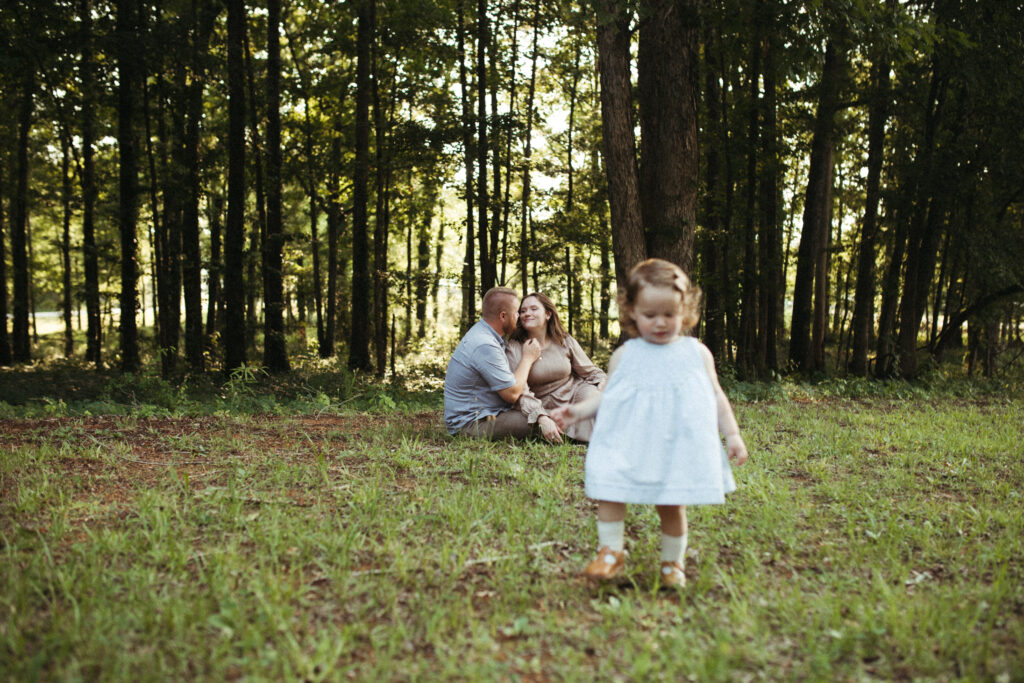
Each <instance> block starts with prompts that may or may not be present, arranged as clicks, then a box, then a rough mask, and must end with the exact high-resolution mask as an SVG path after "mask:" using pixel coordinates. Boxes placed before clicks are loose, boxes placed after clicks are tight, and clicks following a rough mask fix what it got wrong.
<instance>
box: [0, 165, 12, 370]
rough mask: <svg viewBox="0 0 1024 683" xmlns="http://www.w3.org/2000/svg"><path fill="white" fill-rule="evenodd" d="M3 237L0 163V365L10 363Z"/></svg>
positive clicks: (1, 170) (1, 173)
mask: <svg viewBox="0 0 1024 683" xmlns="http://www.w3.org/2000/svg"><path fill="white" fill-rule="evenodd" d="M6 239H7V238H6V237H4V165H3V164H0V366H4V367H6V366H8V365H10V364H11V360H12V356H11V337H10V334H9V333H8V331H7V257H6V254H5V253H4V252H5V251H6V250H7V249H6Z"/></svg>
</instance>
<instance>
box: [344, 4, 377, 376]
mask: <svg viewBox="0 0 1024 683" xmlns="http://www.w3.org/2000/svg"><path fill="white" fill-rule="evenodd" d="M374 5H375V0H359V4H358V7H359V19H358V26H357V30H356V112H355V114H356V119H355V168H354V173H353V182H352V330H351V332H352V336H351V339H350V342H349V356H348V367H349V368H350V369H352V370H364V371H365V370H369V369H370V368H371V364H370V336H369V332H370V320H371V319H370V298H371V296H372V291H371V285H370V258H369V256H370V254H369V249H368V244H367V226H368V221H367V205H368V202H369V179H370V96H371V92H370V88H371V87H372V86H371V83H370V44H371V41H372V40H373V34H374V14H375V11H374V10H375V8H374Z"/></svg>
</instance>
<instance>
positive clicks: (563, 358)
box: [505, 337, 606, 441]
mask: <svg viewBox="0 0 1024 683" xmlns="http://www.w3.org/2000/svg"><path fill="white" fill-rule="evenodd" d="M505 355H506V356H508V364H509V367H511V368H515V367H518V366H519V361H520V360H522V357H523V345H522V343H520V342H517V341H509V342H508V345H507V346H506V347H505ZM605 377H606V375H605V374H604V371H603V370H602V369H601V368H599V367H597V366H596V365H594V364H593V362H591V360H590V358H588V357H587V354H586V353H584V351H583V348H582V347H581V346H580V345H579V342H577V341H576V340H575V339H573V338H572V337H566V338H565V343H564V344H563V345H558V344H554V343H552V344H551V345H550V346H548V347H547V348H546V349H544V351H543V352H542V353H541V357H540V359H539V360H538V361H537V362H536V363H534V364H533V367H532V368H530V375H529V377H528V378H527V381H526V384H527V387H526V390H525V391H524V392H523V395H522V396H520V397H519V400H518V401H517V402H516V408H518V409H519V410H520V411H521V412H522V413H523V415H525V416H526V419H527V421H528V422H529V423H530V424H533V423H535V422H536V421H537V418H539V417H540V416H541V415H547V414H548V411H550V410H554V409H555V408H559V407H561V406H564V405H569V404H570V403H579V402H580V401H583V400H585V399H586V398H587V397H589V396H592V395H593V394H595V393H597V392H598V386H600V385H601V384H602V383H603V382H604V380H605ZM593 428H594V420H593V419H590V420H583V421H582V422H578V423H576V424H574V425H572V426H571V427H569V428H568V429H567V430H565V433H566V435H567V436H568V437H569V438H571V439H575V440H576V441H589V440H590V432H591V430H593Z"/></svg>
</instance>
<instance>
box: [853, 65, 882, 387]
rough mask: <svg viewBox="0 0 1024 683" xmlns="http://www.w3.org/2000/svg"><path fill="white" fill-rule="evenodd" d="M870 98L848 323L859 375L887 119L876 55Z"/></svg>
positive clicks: (870, 302)
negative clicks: (854, 282)
mask: <svg viewBox="0 0 1024 683" xmlns="http://www.w3.org/2000/svg"><path fill="white" fill-rule="evenodd" d="M872 76H873V78H872V84H873V88H872V97H871V102H870V104H869V107H870V109H869V111H868V175H867V185H866V189H865V197H864V220H863V222H862V224H861V226H862V227H861V238H860V249H859V254H858V257H857V286H856V289H855V290H854V294H853V322H852V323H850V337H851V347H852V350H851V355H850V365H849V371H850V373H852V374H854V375H858V376H860V377H863V376H865V375H867V374H868V348H869V347H870V344H871V327H872V324H873V322H874V317H875V259H876V254H875V251H876V249H877V246H876V245H877V242H878V232H879V230H878V202H879V199H880V187H881V178H882V155H883V153H884V144H885V123H886V120H887V119H888V118H889V62H888V60H885V59H882V58H880V57H879V58H876V60H875V64H874V65H873V66H872Z"/></svg>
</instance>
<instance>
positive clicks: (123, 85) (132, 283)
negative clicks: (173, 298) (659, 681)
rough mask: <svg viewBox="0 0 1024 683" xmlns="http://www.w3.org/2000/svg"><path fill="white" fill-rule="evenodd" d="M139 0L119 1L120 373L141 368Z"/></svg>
mask: <svg viewBox="0 0 1024 683" xmlns="http://www.w3.org/2000/svg"><path fill="white" fill-rule="evenodd" d="M136 2H137V0H119V1H118V4H117V29H116V34H117V38H118V41H117V48H118V55H117V71H118V89H117V144H118V150H119V152H120V183H119V186H120V191H121V192H120V194H121V196H120V210H119V212H118V218H119V224H120V232H121V324H120V325H121V326H120V333H121V371H122V372H136V371H137V370H138V369H139V367H140V365H141V361H140V358H139V336H138V328H137V324H136V320H135V315H136V312H137V310H138V294H137V290H138V279H139V262H138V244H137V238H136V230H137V223H138V219H139V172H138V149H137V140H136V133H135V119H136V113H137V111H138V109H139V107H138V101H137V100H138V93H139V87H140V85H139V83H140V80H141V78H140V73H139V65H140V64H141V63H142V62H141V61H140V59H139V48H141V45H140V41H139V36H138V16H139V14H138V5H137V4H136Z"/></svg>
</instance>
